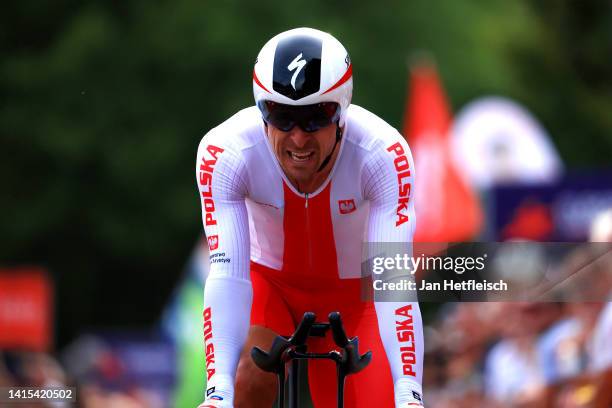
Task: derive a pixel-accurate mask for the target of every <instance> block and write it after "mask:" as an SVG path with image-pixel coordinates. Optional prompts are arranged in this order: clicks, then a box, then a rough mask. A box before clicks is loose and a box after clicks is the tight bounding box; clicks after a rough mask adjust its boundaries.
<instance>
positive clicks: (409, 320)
mask: <svg viewBox="0 0 612 408" xmlns="http://www.w3.org/2000/svg"><path fill="white" fill-rule="evenodd" d="M362 183H363V191H364V197H365V198H366V199H368V200H369V201H370V217H369V224H368V244H369V245H370V247H371V248H373V247H377V248H376V250H375V251H373V250H372V249H371V250H370V254H368V255H369V256H368V257H369V258H371V256H373V253H372V252H376V253H377V254H376V256H380V251H379V249H380V248H383V253H387V256H395V254H396V253H397V252H398V251H397V248H400V247H401V250H402V252H403V253H404V254H407V255H408V256H412V237H413V235H414V231H415V227H416V223H415V221H416V220H415V211H414V199H413V196H412V192H414V163H413V160H412V155H411V153H410V149H409V147H408V144H407V143H406V141H405V140H404V138H403V137H401V136H400V135H399V134H397V137H396V138H394V140H393V141H391V142H386V143H385V145H382V146H380V147H377V148H375V149H374V151H373V152H372V155H371V158H370V159H369V161H368V162H367V163H366V164H365V166H364V171H363V173H362ZM388 243H389V244H388ZM372 244H373V245H372ZM386 251H388V252H386ZM408 277H409V278H410V279H413V275H410V274H409V273H408ZM380 295H382V294H375V298H374V299H375V301H374V305H375V308H376V314H377V317H378V326H379V332H380V337H381V340H382V343H383V345H384V348H385V352H386V354H387V358H388V359H389V365H390V367H391V374H392V376H393V383H394V388H395V404H396V406H397V407H409V406H420V405H422V385H421V382H422V376H423V324H422V320H421V312H420V309H419V304H418V301H417V299H416V292H412V294H410V293H409V294H407V295H406V294H405V293H404V294H403V296H402V298H400V299H397V298H394V299H386V301H385V299H382V297H384V296H380Z"/></svg>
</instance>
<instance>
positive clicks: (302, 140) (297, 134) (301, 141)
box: [289, 126, 310, 149]
mask: <svg viewBox="0 0 612 408" xmlns="http://www.w3.org/2000/svg"><path fill="white" fill-rule="evenodd" d="M289 137H290V138H291V141H292V142H293V144H294V145H295V147H297V148H299V149H303V148H304V147H305V146H306V143H308V140H309V139H310V135H309V134H308V132H305V131H304V130H302V129H301V128H300V127H299V126H295V127H294V128H293V129H291V135H290V136H289Z"/></svg>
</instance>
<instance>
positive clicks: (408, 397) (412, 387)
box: [394, 378, 423, 407]
mask: <svg viewBox="0 0 612 408" xmlns="http://www.w3.org/2000/svg"><path fill="white" fill-rule="evenodd" d="M394 393H395V405H396V406H397V407H403V406H406V405H407V404H410V403H413V404H420V405H422V404H423V387H422V386H421V384H419V383H418V382H416V381H414V380H410V379H408V378H400V379H398V380H397V381H396V382H395V384H394Z"/></svg>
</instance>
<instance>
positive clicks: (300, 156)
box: [287, 150, 314, 163]
mask: <svg viewBox="0 0 612 408" xmlns="http://www.w3.org/2000/svg"><path fill="white" fill-rule="evenodd" d="M287 154H288V155H289V157H290V158H291V160H293V161H295V162H298V163H304V162H307V161H308V160H310V159H311V158H312V157H313V156H314V152H306V153H297V152H292V151H290V150H287Z"/></svg>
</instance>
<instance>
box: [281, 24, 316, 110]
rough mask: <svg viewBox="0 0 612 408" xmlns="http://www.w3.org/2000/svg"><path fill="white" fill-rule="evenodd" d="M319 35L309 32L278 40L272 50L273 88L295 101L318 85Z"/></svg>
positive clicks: (310, 93) (311, 92)
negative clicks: (315, 35)
mask: <svg viewBox="0 0 612 408" xmlns="http://www.w3.org/2000/svg"><path fill="white" fill-rule="evenodd" d="M322 49H323V44H322V42H321V40H320V39H319V38H316V37H311V36H308V35H300V36H292V37H289V38H285V39H284V40H281V41H279V42H278V44H277V45H276V50H275V52H274V67H273V72H274V73H273V75H272V89H274V91H276V92H278V93H279V94H281V95H284V96H286V97H287V98H290V99H293V100H294V101H296V100H298V99H302V98H304V97H306V96H308V95H312V94H314V93H317V92H319V90H320V89H321V52H322Z"/></svg>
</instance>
